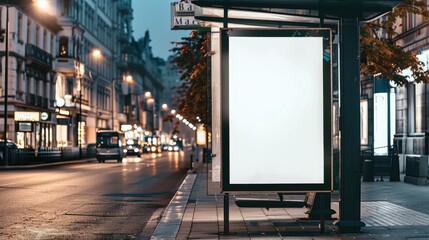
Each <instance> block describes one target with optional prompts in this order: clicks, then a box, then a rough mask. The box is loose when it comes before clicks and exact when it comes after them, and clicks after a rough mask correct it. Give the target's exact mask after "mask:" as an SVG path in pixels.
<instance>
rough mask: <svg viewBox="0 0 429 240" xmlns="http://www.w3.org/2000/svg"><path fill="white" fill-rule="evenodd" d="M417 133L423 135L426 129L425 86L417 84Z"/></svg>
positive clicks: (415, 101)
mask: <svg viewBox="0 0 429 240" xmlns="http://www.w3.org/2000/svg"><path fill="white" fill-rule="evenodd" d="M414 103H415V105H414V107H415V131H414V132H415V133H422V132H423V131H424V130H425V129H426V126H425V120H424V116H425V84H423V83H419V84H415V100H414Z"/></svg>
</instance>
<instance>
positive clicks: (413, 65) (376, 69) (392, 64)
mask: <svg viewBox="0 0 429 240" xmlns="http://www.w3.org/2000/svg"><path fill="white" fill-rule="evenodd" d="M408 14H419V15H421V16H422V17H423V19H424V21H426V22H427V21H428V20H429V11H428V9H427V5H426V1H422V0H404V1H403V2H402V3H401V4H400V5H399V6H398V7H396V8H395V9H394V10H393V11H391V12H389V13H388V14H386V15H385V16H384V17H383V18H382V19H380V20H376V21H373V22H369V23H365V24H363V25H362V27H361V34H360V44H361V54H362V55H361V56H362V57H361V70H362V72H363V73H366V74H370V75H379V77H381V78H386V79H389V80H392V81H394V82H395V83H397V84H398V85H403V84H406V83H408V80H407V77H406V76H403V75H402V74H401V73H402V71H403V70H405V69H410V70H411V72H412V77H413V78H414V81H415V82H417V83H419V82H424V83H429V72H428V71H424V66H425V63H423V62H421V61H419V59H418V58H417V54H418V53H412V52H405V51H404V49H403V48H402V47H401V46H399V45H397V44H396V42H395V38H396V37H397V36H398V33H397V28H399V27H402V25H401V24H400V21H399V20H400V19H401V18H404V17H407V15H408ZM380 33H385V34H380Z"/></svg>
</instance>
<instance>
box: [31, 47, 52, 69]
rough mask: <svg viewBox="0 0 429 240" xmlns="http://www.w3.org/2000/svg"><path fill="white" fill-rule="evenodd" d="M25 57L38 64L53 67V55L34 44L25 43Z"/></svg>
mask: <svg viewBox="0 0 429 240" xmlns="http://www.w3.org/2000/svg"><path fill="white" fill-rule="evenodd" d="M25 57H26V58H27V59H28V60H31V61H33V62H34V63H36V64H41V65H42V66H44V67H46V68H48V69H51V68H52V59H53V58H52V56H51V55H50V54H49V53H48V52H45V51H44V50H42V49H41V48H38V47H36V46H34V45H33V44H26V45H25ZM33 62H32V63H33Z"/></svg>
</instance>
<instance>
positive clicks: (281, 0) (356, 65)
mask: <svg viewBox="0 0 429 240" xmlns="http://www.w3.org/2000/svg"><path fill="white" fill-rule="evenodd" d="M401 2H402V1H400V0H394V1H391V0H389V1H387V0H379V1H377V0H223V1H222V0H193V1H192V3H193V4H195V5H197V6H200V7H201V8H202V12H203V13H205V14H202V15H201V16H196V18H197V19H199V20H201V21H206V22H212V23H218V24H220V25H221V27H223V28H228V27H230V25H229V24H251V25H256V26H271V27H276V26H277V27H282V26H300V27H329V28H337V29H336V30H338V33H339V46H340V47H339V49H340V54H339V55H340V57H339V58H340V61H339V65H340V73H339V75H340V77H339V79H340V106H341V108H340V109H341V110H340V116H341V117H340V126H341V128H340V139H341V140H340V146H341V147H340V189H339V193H340V208H339V211H340V212H339V216H340V217H339V218H340V219H339V221H338V223H337V226H338V227H339V230H340V232H344V233H347V232H350V233H351V232H359V231H360V230H361V227H362V226H363V223H362V222H361V220H360V215H361V213H360V204H361V201H360V199H361V193H360V191H361V185H360V180H361V176H360V166H359V156H360V122H359V121H360V109H359V107H360V48H359V26H360V23H361V22H365V21H371V20H375V19H377V18H378V17H380V16H382V15H383V14H385V13H387V12H389V11H391V10H392V9H393V8H394V7H395V6H397V5H398V4H400V3H401ZM301 10H304V11H301ZM234 12H235V13H239V12H241V13H243V14H241V15H240V14H235V15H234V14H233V13H234ZM301 12H305V14H300V13H301ZM264 13H266V14H268V15H266V16H270V17H272V18H268V17H266V18H264V15H263V14H264ZM286 13H287V14H286ZM292 13H293V14H292ZM261 14H262V15H261ZM270 14H271V15H270ZM276 15H279V16H282V17H280V18H278V17H276Z"/></svg>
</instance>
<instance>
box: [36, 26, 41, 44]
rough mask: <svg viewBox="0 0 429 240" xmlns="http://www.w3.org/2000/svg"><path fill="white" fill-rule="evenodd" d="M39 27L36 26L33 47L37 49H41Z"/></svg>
mask: <svg viewBox="0 0 429 240" xmlns="http://www.w3.org/2000/svg"><path fill="white" fill-rule="evenodd" d="M40 31H41V30H40V25H38V24H37V25H36V43H35V45H36V46H37V47H39V48H42V45H41V44H40V40H41V39H40Z"/></svg>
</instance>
